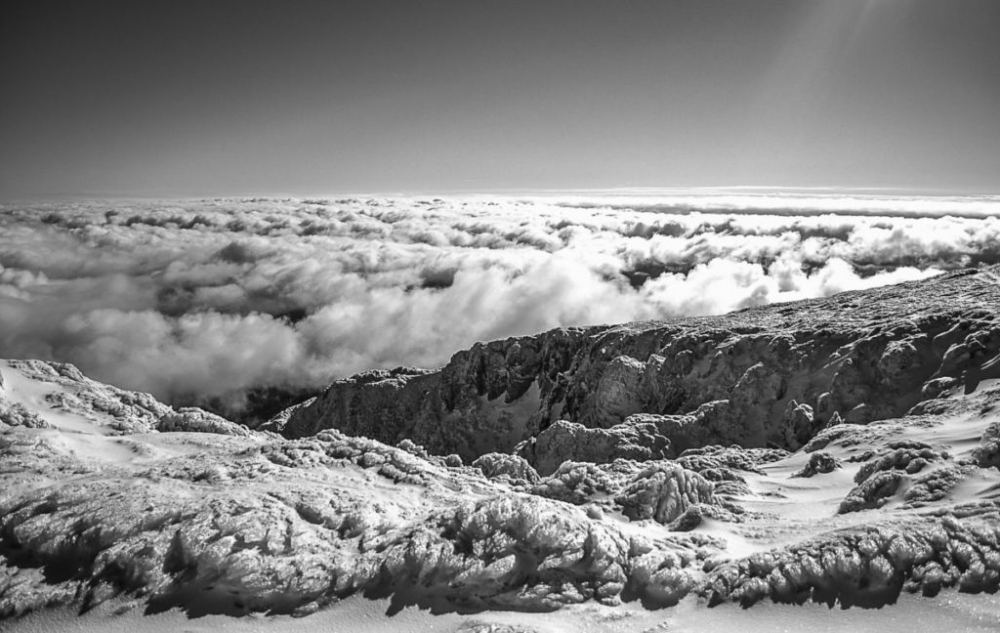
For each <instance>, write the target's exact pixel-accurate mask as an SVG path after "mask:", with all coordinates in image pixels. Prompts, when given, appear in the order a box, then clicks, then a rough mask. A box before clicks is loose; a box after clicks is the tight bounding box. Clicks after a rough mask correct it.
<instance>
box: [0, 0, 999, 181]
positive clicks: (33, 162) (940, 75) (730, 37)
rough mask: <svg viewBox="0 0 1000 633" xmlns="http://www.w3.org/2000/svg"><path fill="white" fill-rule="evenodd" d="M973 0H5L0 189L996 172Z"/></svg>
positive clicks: (995, 81)
mask: <svg viewBox="0 0 1000 633" xmlns="http://www.w3.org/2000/svg"><path fill="white" fill-rule="evenodd" d="M998 34H1000V2H998V1H997V0H947V1H945V0H824V1H821V2H817V1H809V0H753V1H750V0H729V1H722V0H691V1H687V0H683V1H675V0H659V1H657V2H642V1H631V2H613V1H607V2H594V1H576V2H555V1H548V2H543V1H540V0H533V1H529V2H519V1H511V0H504V1H502V2H501V1H498V2H475V1H471V0H457V1H451V2H440V1H433V0H431V1H426V0H425V1H421V2H411V1H397V2H377V1H372V0H366V1H362V2H349V1H342V0H340V1H330V2H305V1H300V2H277V1H274V2H258V1H253V0H240V1H231V2H227V1H223V0H214V1H211V2H209V1H205V2H190V1H187V0H171V1H169V2H161V1H157V0H144V1H142V2H135V1H125V2H104V1H98V0H95V1H88V2H65V3H54V2H46V1H44V0H32V1H30V2H22V1H16V2H13V3H11V2H8V3H5V6H4V9H3V18H2V20H0V86H2V87H3V88H2V97H0V198H6V199H11V198H18V197H23V196H35V195H41V196H48V195H81V194H94V195H153V196H172V195H177V196H184V195H208V194H232V193H262V194H267V193H302V194H309V193H324V192H330V193H333V192H347V191H358V192H361V191H367V192H394V191H449V190H499V189H507V190H510V189H514V190H516V189H537V188H546V189H547V188H560V189H565V188H605V187H632V186H649V187H685V186H728V185H756V186H777V187H795V186H824V187H889V188H894V189H942V190H949V191H954V192H970V193H973V192H1000V35H998Z"/></svg>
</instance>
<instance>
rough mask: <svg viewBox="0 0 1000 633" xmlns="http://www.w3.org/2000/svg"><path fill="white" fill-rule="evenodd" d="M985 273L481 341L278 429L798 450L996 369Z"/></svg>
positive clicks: (592, 448)
mask: <svg viewBox="0 0 1000 633" xmlns="http://www.w3.org/2000/svg"><path fill="white" fill-rule="evenodd" d="M993 275H994V273H992V272H991V271H989V270H982V271H979V270H966V271H961V272H957V273H951V274H947V275H942V276H940V277H937V278H933V279H931V280H928V281H921V282H911V283H905V284H901V285H898V286H892V287H888V288H876V289H873V290H865V291H856V292H848V293H843V294H840V295H836V296H834V297H831V298H829V299H823V300H809V301H802V302H797V303H787V304H778V305H771V306H766V307H760V308H751V309H747V310H743V311H740V312H735V313H732V314H728V315H724V316H719V317H706V318H696V319H684V320H677V321H673V322H655V323H637V324H627V325H622V326H615V327H608V326H599V327H591V328H570V329H558V330H552V331H549V332H545V333H543V334H539V335H537V336H525V337H517V338H509V339H506V340H501V341H492V342H489V343H481V344H477V345H476V346H474V347H473V348H472V349H470V350H467V351H462V352H459V353H457V354H455V355H454V356H453V357H452V359H451V361H450V362H449V363H448V364H447V365H446V366H445V367H443V368H442V369H440V370H437V371H426V370H413V369H407V368H399V369H396V370H392V371H378V372H366V373H364V374H360V375H358V376H355V377H353V378H349V379H347V380H342V381H338V382H336V383H334V384H333V385H331V386H330V387H329V388H328V389H327V390H326V392H324V393H323V394H322V395H321V396H319V397H318V398H317V399H316V400H315V401H313V402H312V403H310V404H309V405H308V406H304V407H300V408H298V409H296V410H295V411H294V412H293V413H292V414H291V415H290V416H288V419H287V422H285V423H284V425H283V427H282V431H281V432H282V433H283V434H284V435H286V436H287V437H291V438H295V437H306V436H309V435H313V434H315V433H316V432H318V431H319V430H321V429H324V428H336V429H339V430H342V431H344V432H346V433H349V434H354V435H363V436H366V437H371V438H374V439H378V440H380V441H384V442H388V443H395V442H398V441H400V440H402V439H404V438H405V439H410V440H412V441H414V442H417V443H419V444H421V445H423V446H425V447H426V448H427V450H429V451H431V452H434V453H440V454H448V453H457V454H458V455H460V456H461V457H462V458H463V459H466V460H469V459H475V458H476V457H478V456H480V455H483V454H486V453H490V452H505V453H506V452H514V451H517V452H518V453H519V454H521V455H522V456H524V457H526V458H527V459H528V460H529V461H530V462H531V463H532V464H533V465H534V466H536V467H537V468H540V469H541V470H542V471H547V472H551V471H552V470H553V469H554V468H555V467H557V466H558V464H559V463H560V462H561V461H562V460H564V459H568V458H569V457H570V456H571V455H574V454H576V455H581V454H586V455H588V458H587V459H588V460H591V461H612V460H613V459H615V458H616V457H623V458H630V459H636V458H645V459H652V458H658V457H675V456H677V455H678V454H680V453H681V452H683V451H684V450H685V449H688V448H697V447H701V446H707V445H712V444H722V445H729V444H734V443H735V444H739V445H740V446H743V447H748V448H749V447H764V446H773V447H778V448H783V449H787V450H795V449H797V448H800V447H801V446H803V445H804V444H806V443H807V442H808V441H809V440H810V439H812V437H813V436H815V435H816V433H817V432H818V431H820V430H821V429H823V428H824V427H826V426H828V425H835V424H838V423H841V422H846V423H850V424H867V423H870V422H873V421H875V420H884V419H889V418H894V417H899V416H901V415H904V414H905V413H906V412H907V411H909V410H910V409H911V408H912V407H913V406H915V405H916V404H917V403H919V402H921V401H924V400H928V399H933V398H935V397H937V396H939V395H941V394H943V393H945V392H948V391H949V390H951V389H954V388H956V387H957V388H960V389H962V390H965V391H972V390H974V389H975V387H976V385H977V384H978V383H979V381H981V380H984V379H988V378H996V377H1000V322H998V319H997V306H998V305H1000V285H998V284H997V282H996V281H995V279H994V276H993ZM567 423H572V424H567Z"/></svg>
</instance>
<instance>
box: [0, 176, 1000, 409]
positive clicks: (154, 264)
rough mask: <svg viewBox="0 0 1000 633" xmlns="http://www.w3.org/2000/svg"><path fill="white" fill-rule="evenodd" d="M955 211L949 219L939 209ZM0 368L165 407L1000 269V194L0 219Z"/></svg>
mask: <svg viewBox="0 0 1000 633" xmlns="http://www.w3.org/2000/svg"><path fill="white" fill-rule="evenodd" d="M949 210H950V212H949ZM0 212H2V215H0V356H2V357H21V358H29V357H31V358H43V359H54V360H60V361H68V362H72V363H75V364H77V365H78V366H80V367H81V368H82V369H83V370H84V371H85V372H87V373H89V374H90V375H92V376H94V377H96V378H99V379H102V380H105V381H108V382H111V383H114V384H116V385H120V386H123V387H127V388H130V389H138V390H143V391H149V392H152V393H154V394H155V395H157V396H158V397H161V398H164V399H167V400H171V401H174V402H185V403H186V402H192V401H195V400H196V399H197V397H216V398H223V399H230V400H231V401H232V402H234V403H238V402H239V399H240V397H241V396H242V394H243V393H244V392H245V390H246V389H248V388H250V387H255V386H290V385H296V386H303V385H310V386H315V387H320V386H323V385H325V384H326V383H328V382H329V381H331V380H332V379H335V378H337V377H342V376H346V375H349V374H352V373H354V372H357V371H360V370H364V369H368V368H372V367H386V366H397V365H416V366H431V367H433V366H438V365H441V364H443V363H444V362H446V361H447V360H448V357H449V356H450V355H451V354H452V353H454V352H455V351H456V350H458V349H461V348H464V347H467V346H469V345H470V344H472V343H474V342H475V341H477V340H488V339H493V338H499V337H505V336H511V335H518V334H528V333H533V332H537V331H541V330H545V329H549V328H553V327H558V326H568V325H585V324H594V323H610V322H625V321H633V320H646V319H656V318H663V317H671V316H681V315H707V314H719V313H723V312H727V311H730V310H734V309H739V308H744V307H748V306H755V305H762V304H767V303H772V302H776V301H788V300H794V299H802V298H809V297H821V296H828V295H830V294H834V293H836V292H840V291H843V290H852V289H859V288H868V287H873V286H878V285H883V284H889V283H894V282H898V281H904V280H911V279H919V278H922V277H926V276H929V275H933V274H936V273H938V272H940V271H942V270H947V269H952V268H957V267H964V266H975V265H982V264H992V263H997V262H1000V218H998V215H1000V199H996V198H930V199H911V198H891V197H876V196H868V197H859V196H851V197H845V196H820V195H795V196H777V195H773V194H757V195H752V194H746V195H744V194H740V195H736V194H726V195H712V196H709V195H685V196H674V197H672V198H671V197H663V196H661V197H659V198H654V197H651V196H603V197H598V196H590V197H587V196H580V195H576V196H568V195H567V196H562V197H559V196H551V197H533V198H512V197H485V196H475V197H463V198H449V199H447V200H443V199H433V198H395V199H382V198H379V199H367V198H366V199H345V200H304V199H301V200H300V199H294V200H289V199H284V200H270V199H246V200H237V199H219V200H205V201H181V202H178V201H170V202H125V201H115V202H100V203H98V202H87V203H73V204H68V203H67V204H38V205H34V206H25V205H6V206H4V207H2V208H0Z"/></svg>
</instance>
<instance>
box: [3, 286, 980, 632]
mask: <svg viewBox="0 0 1000 633" xmlns="http://www.w3.org/2000/svg"><path fill="white" fill-rule="evenodd" d="M998 313H1000V274H998V270H997V269H995V268H994V269H979V270H968V271H962V272H956V273H951V274H948V275H943V276H941V277H936V278H933V279H930V280H928V281H923V282H914V283H908V284H903V285H899V286H893V287H888V288H880V289H876V290H870V291H862V292H852V293H845V294H841V295H836V296H834V297H831V298H829V299H823V300H812V301H804V302H800V303H791V304H780V305H773V306H768V307H762V308H753V309H749V310H744V311H741V312H737V313H733V314H729V315H726V316H721V317H714V318H699V319H685V320H677V321H672V322H655V323H639V324H629V325H622V326H605V327H592V328H575V329H562V330H554V331H551V332H546V333H544V334H540V335H537V336H528V337H519V338H512V339H507V340H503V341H494V342H491V343H485V344H480V345H477V346H475V347H473V348H472V349H470V350H468V351H463V352H459V353H458V354H456V355H455V356H454V357H453V358H452V360H451V362H449V363H448V365H447V366H445V367H444V368H441V369H440V370H435V371H427V370H417V369H407V368H400V369H395V370H375V371H371V372H366V373H364V374H360V375H358V376H355V377H353V378H351V379H348V380H344V381H339V382H337V383H334V384H333V385H331V386H330V388H329V389H328V390H326V391H325V392H324V393H323V394H321V395H320V396H318V397H317V398H315V399H314V400H311V401H308V402H306V403H303V404H302V405H299V406H297V407H295V408H293V409H292V410H288V411H285V412H283V413H282V414H280V415H278V416H276V417H275V418H273V419H272V420H270V421H269V422H267V423H266V424H264V425H263V426H261V427H260V428H259V429H255V430H250V429H248V428H246V427H244V426H240V425H238V424H235V423H233V422H230V421H227V420H225V419H222V418H219V417H218V416H214V415H212V414H210V413H207V412H204V411H201V410H199V409H180V410H174V409H172V408H171V407H168V406H167V405H164V404H162V403H159V402H157V401H156V400H154V399H153V398H152V397H150V396H148V395H145V394H138V393H133V392H127V391H122V390H119V389H116V388H114V387H110V386H108V385H103V384H100V383H96V382H94V381H92V380H89V379H88V378H86V377H85V376H83V375H82V374H80V372H79V371H78V370H76V369H75V368H74V367H72V366H70V365H65V364H59V363H46V362H41V361H19V360H11V361H5V362H3V363H0V560H2V567H0V616H2V617H6V618H10V617H14V616H17V615H20V614H24V613H27V612H30V611H35V610H41V609H45V608H48V607H54V606H60V605H69V606H72V607H74V608H78V609H80V610H81V611H85V610H89V609H91V608H93V607H95V606H97V605H100V604H102V603H106V602H108V601H112V600H114V601H117V602H118V603H120V604H122V605H124V606H123V608H128V607H138V608H142V609H145V610H147V612H157V611H163V610H167V609H171V608H174V607H179V608H181V609H183V610H184V611H186V612H187V613H188V614H189V615H191V616H197V615H202V614H208V613H221V614H232V615H240V614H245V613H249V612H268V613H292V614H302V615H304V614H308V613H311V612H314V611H316V610H318V609H320V608H322V607H327V606H330V605H333V604H334V603H336V602H337V601H339V600H340V599H342V598H344V597H346V596H349V595H352V594H358V593H360V594H362V595H364V596H367V597H371V598H389V599H390V601H391V605H392V606H391V610H398V609H400V608H402V607H404V606H407V605H419V606H422V607H427V608H430V609H432V610H433V611H435V612H442V611H460V612H475V611H489V610H497V609H513V610H522V611H540V610H552V609H558V608H560V607H561V606H563V605H568V604H575V603H581V602H586V601H597V602H601V603H604V604H607V605H615V604H620V603H621V602H623V601H640V602H641V604H642V605H643V606H646V607H648V608H661V607H669V606H671V605H674V604H676V603H677V602H678V601H679V600H681V599H682V598H684V597H685V596H697V597H699V598H700V599H701V600H702V601H703V602H704V604H705V605H706V606H711V605H714V604H718V603H720V602H724V601H734V602H738V603H741V604H743V605H752V604H754V603H756V602H758V601H760V600H763V599H770V600H775V601H781V602H797V603H801V602H805V601H809V600H813V601H820V602H826V603H829V604H840V605H842V606H851V605H859V606H880V605H884V604H888V603H892V602H895V601H896V599H897V598H898V597H899V595H900V594H901V592H911V593H921V594H923V595H925V596H934V595H936V594H937V593H939V592H940V591H942V590H946V591H955V590H957V591H964V592H972V593H979V592H988V593H994V592H996V591H997V589H998V588H1000V470H998V467H1000V409H998V408H997V406H998V404H1000V318H998ZM331 608H336V607H335V606H332V607H331ZM484 630H485V629H484Z"/></svg>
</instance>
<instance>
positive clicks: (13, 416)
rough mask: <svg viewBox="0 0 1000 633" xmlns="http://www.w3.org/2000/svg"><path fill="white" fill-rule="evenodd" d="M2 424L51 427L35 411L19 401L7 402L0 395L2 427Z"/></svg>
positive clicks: (1, 425) (39, 427)
mask: <svg viewBox="0 0 1000 633" xmlns="http://www.w3.org/2000/svg"><path fill="white" fill-rule="evenodd" d="M3 425H6V426H22V427H25V428H29V429H48V428H52V425H51V424H49V423H48V422H46V421H45V418H43V417H42V416H40V415H38V414H37V413H36V412H34V411H32V410H30V409H28V408H27V407H25V406H24V405H23V404H21V403H20V402H8V401H7V400H6V399H3V397H2V395H0V428H3Z"/></svg>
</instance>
